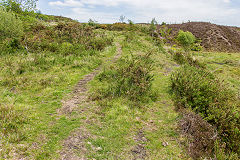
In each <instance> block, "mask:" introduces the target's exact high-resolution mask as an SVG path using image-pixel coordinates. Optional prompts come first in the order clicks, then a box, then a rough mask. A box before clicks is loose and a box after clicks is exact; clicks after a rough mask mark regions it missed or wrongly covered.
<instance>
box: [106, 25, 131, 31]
mask: <svg viewBox="0 0 240 160" xmlns="http://www.w3.org/2000/svg"><path fill="white" fill-rule="evenodd" d="M127 29H128V25H127V24H125V23H114V24H112V25H109V30H111V31H124V30H127Z"/></svg>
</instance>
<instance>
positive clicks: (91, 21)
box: [88, 19, 97, 26]
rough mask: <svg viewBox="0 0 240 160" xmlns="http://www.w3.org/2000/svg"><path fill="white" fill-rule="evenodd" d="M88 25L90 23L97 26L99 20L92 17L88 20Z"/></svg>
mask: <svg viewBox="0 0 240 160" xmlns="http://www.w3.org/2000/svg"><path fill="white" fill-rule="evenodd" d="M88 25H89V26H96V25H97V21H95V20H92V19H89V20H88Z"/></svg>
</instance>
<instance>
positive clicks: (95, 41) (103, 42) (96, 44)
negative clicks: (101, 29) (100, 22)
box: [87, 37, 113, 51]
mask: <svg viewBox="0 0 240 160" xmlns="http://www.w3.org/2000/svg"><path fill="white" fill-rule="evenodd" d="M112 41H113V39H112V38H108V37H95V38H92V39H91V40H90V41H89V42H88V44H87V49H94V50H99V51H101V50H103V49H104V48H105V47H106V46H109V45H111V44H112Z"/></svg>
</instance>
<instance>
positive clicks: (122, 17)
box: [119, 15, 126, 23]
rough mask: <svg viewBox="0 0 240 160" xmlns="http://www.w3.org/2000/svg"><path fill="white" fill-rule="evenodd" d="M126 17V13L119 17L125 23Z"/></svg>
mask: <svg viewBox="0 0 240 160" xmlns="http://www.w3.org/2000/svg"><path fill="white" fill-rule="evenodd" d="M125 19H126V17H125V16H124V15H121V16H120V18H119V21H120V22H121V23H124V20H125Z"/></svg>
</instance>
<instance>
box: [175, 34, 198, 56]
mask: <svg viewBox="0 0 240 160" xmlns="http://www.w3.org/2000/svg"><path fill="white" fill-rule="evenodd" d="M195 40H196V38H195V36H194V35H193V34H192V33H191V32H188V31H187V32H184V31H182V30H180V31H179V32H178V35H177V41H178V43H179V44H180V45H181V46H182V47H183V48H184V49H185V50H186V51H187V50H189V49H190V48H191V46H192V45H193V44H194V42H195Z"/></svg>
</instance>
